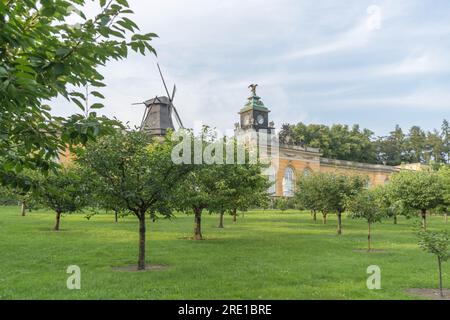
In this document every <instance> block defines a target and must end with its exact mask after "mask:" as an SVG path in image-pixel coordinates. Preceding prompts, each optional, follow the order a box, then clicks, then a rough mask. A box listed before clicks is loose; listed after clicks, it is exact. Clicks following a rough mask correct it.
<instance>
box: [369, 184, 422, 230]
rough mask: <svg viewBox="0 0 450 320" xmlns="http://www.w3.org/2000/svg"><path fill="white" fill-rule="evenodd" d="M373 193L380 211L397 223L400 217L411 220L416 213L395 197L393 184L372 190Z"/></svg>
mask: <svg viewBox="0 0 450 320" xmlns="http://www.w3.org/2000/svg"><path fill="white" fill-rule="evenodd" d="M372 192H373V194H374V197H375V199H374V201H375V202H376V205H377V207H378V209H379V210H380V211H381V212H383V215H384V216H385V217H388V218H394V222H395V223H396V222H397V217H398V216H405V217H406V218H410V217H411V216H413V215H414V211H413V210H411V209H410V208H408V207H407V206H406V205H405V202H404V201H403V200H402V199H397V198H396V197H395V193H394V188H393V185H392V184H391V183H389V184H387V185H385V186H379V187H376V188H374V189H372Z"/></svg>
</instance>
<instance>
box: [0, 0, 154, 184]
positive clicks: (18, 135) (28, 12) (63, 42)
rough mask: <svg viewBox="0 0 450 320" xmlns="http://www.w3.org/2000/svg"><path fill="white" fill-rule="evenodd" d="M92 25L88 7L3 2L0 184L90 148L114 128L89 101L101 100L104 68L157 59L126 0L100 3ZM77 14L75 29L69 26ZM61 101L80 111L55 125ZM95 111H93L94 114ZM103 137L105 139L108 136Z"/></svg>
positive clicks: (62, 0)
mask: <svg viewBox="0 0 450 320" xmlns="http://www.w3.org/2000/svg"><path fill="white" fill-rule="evenodd" d="M97 2H98V3H99V4H100V10H99V13H98V14H97V15H95V16H94V17H92V18H89V17H87V16H86V14H85V13H83V7H84V5H85V4H86V1H85V0H58V1H49V0H14V1H12V0H2V1H0V150H2V155H1V157H0V176H1V178H2V183H16V182H15V180H16V178H17V177H16V176H15V175H14V173H20V172H21V171H22V169H23V168H31V169H39V170H41V171H44V172H46V171H48V170H49V168H55V167H56V166H57V165H56V163H55V161H54V159H56V158H57V157H58V153H59V152H60V151H61V150H64V149H65V148H66V147H67V145H79V144H85V143H86V142H87V141H88V140H92V139H94V138H95V137H97V136H98V135H99V134H101V133H102V132H104V130H106V132H107V131H108V130H107V128H109V127H111V126H117V125H118V123H117V122H116V121H111V120H109V119H107V118H105V117H100V116H97V114H96V112H95V110H96V109H99V108H101V107H102V105H101V104H100V103H98V102H95V103H93V104H91V105H89V103H88V97H87V96H86V94H85V91H86V88H89V89H91V92H90V95H91V96H94V97H96V98H97V99H98V98H102V97H103V96H102V94H101V93H99V92H98V90H99V88H102V87H104V86H105V84H104V83H103V80H104V77H103V75H102V74H101V73H100V72H99V70H100V69H101V68H100V67H102V66H104V65H105V64H106V63H107V62H108V61H110V60H122V59H125V58H126V57H127V55H128V51H129V49H131V50H134V51H136V52H139V53H141V54H145V53H146V52H152V53H154V49H153V48H152V47H151V46H150V41H151V40H152V38H154V37H155V36H156V35H155V34H152V33H149V34H138V33H136V32H137V30H138V28H137V26H136V24H135V23H134V22H133V21H132V20H130V19H129V18H128V17H127V16H128V15H129V14H131V13H132V11H131V10H130V9H129V7H128V3H127V2H126V1H124V0H111V1H108V2H106V1H104V0H100V1H97ZM73 14H76V15H77V16H78V21H77V22H78V23H76V24H70V23H69V22H68V21H70V20H73V19H69V16H73ZM56 97H64V98H66V100H67V101H68V102H69V103H73V105H74V106H77V107H79V108H80V109H81V111H82V113H81V114H75V115H72V116H70V117H68V118H62V117H54V116H53V115H52V114H51V107H50V106H48V105H46V104H45V103H46V101H51V100H52V99H54V98H56ZM91 110H92V111H91ZM106 132H105V133H106Z"/></svg>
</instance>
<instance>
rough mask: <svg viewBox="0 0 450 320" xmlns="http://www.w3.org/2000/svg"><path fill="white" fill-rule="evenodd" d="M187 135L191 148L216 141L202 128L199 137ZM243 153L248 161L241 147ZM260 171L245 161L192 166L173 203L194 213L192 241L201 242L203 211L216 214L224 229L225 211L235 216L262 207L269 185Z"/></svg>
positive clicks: (261, 167)
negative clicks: (258, 206) (254, 207)
mask: <svg viewBox="0 0 450 320" xmlns="http://www.w3.org/2000/svg"><path fill="white" fill-rule="evenodd" d="M187 134H188V137H189V139H190V140H191V141H194V145H195V144H196V143H197V144H198V145H201V146H203V148H205V147H207V146H208V145H211V144H213V143H216V142H217V140H216V137H215V135H214V134H213V133H212V132H211V131H210V130H209V129H208V128H204V130H203V132H202V134H201V135H199V136H197V137H194V136H193V134H192V133H187ZM228 140H229V141H228V142H229V143H232V144H233V145H234V146H233V148H232V150H234V152H235V153H236V151H237V149H236V147H237V144H236V141H235V140H234V139H228ZM227 150H230V149H228V148H227ZM244 151H245V155H246V157H245V159H249V158H248V150H247V149H246V148H244ZM235 156H236V154H235ZM234 159H237V157H235V158H234ZM263 168H264V166H263V165H262V164H260V163H256V164H250V163H248V161H246V162H245V163H242V164H238V163H233V164H231V163H230V164H207V163H203V162H202V163H201V164H197V165H195V168H194V170H193V171H192V172H191V173H190V174H189V175H188V177H187V178H186V180H185V181H184V182H183V183H181V184H180V186H179V188H177V197H176V200H175V201H174V202H175V203H176V204H177V208H178V209H180V210H182V211H184V212H186V213H190V212H192V211H193V212H194V217H195V227H194V239H195V240H203V235H202V226H201V221H202V213H203V211H204V210H208V211H209V212H210V213H213V212H215V213H218V214H219V228H223V216H224V214H225V212H231V213H232V214H233V215H234V217H235V215H236V213H237V212H236V211H237V210H246V209H248V208H249V207H250V206H257V205H261V204H263V203H264V202H265V201H267V198H268V194H267V190H268V188H269V187H270V184H269V182H268V179H267V178H266V177H264V176H262V174H261V173H262V169H263Z"/></svg>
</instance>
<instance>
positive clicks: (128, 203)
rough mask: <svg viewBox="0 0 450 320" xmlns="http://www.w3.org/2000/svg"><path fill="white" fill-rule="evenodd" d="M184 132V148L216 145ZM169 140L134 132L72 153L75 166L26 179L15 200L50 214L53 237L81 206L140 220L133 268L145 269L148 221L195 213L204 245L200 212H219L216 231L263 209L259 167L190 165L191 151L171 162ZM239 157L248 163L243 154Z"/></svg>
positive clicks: (265, 187)
mask: <svg viewBox="0 0 450 320" xmlns="http://www.w3.org/2000/svg"><path fill="white" fill-rule="evenodd" d="M186 134H187V135H188V136H189V137H190V138H191V143H192V148H190V149H188V150H194V148H193V146H194V145H196V144H197V145H198V143H200V145H202V146H203V147H205V148H204V149H205V150H206V147H207V145H210V143H213V142H214V139H215V138H214V135H213V134H212V133H211V131H210V130H209V129H207V128H205V129H204V131H203V132H202V134H201V135H200V136H194V135H193V134H192V133H189V132H187V133H186ZM171 137H172V136H171V134H168V135H167V136H166V137H165V138H164V139H157V138H151V137H150V136H148V135H147V134H145V133H141V132H137V131H116V132H115V133H113V134H111V135H108V136H105V137H103V138H100V139H98V141H96V142H91V143H88V144H87V146H86V147H83V148H79V149H78V150H75V153H76V160H75V162H74V163H72V164H70V165H69V166H64V167H62V168H60V169H59V170H56V171H54V172H51V173H49V174H48V175H39V174H35V173H34V174H33V175H30V173H29V172H27V173H25V175H26V176H27V177H29V176H33V177H34V179H33V181H32V183H31V184H30V187H29V188H27V189H25V190H24V189H20V188H16V189H15V190H16V191H15V194H16V195H19V194H20V195H21V197H22V198H21V199H22V201H23V203H25V197H27V199H28V198H29V199H33V202H37V203H38V204H39V205H41V206H42V207H46V208H50V209H51V210H53V211H54V212H55V214H56V218H55V220H56V222H55V227H54V230H56V231H57V230H59V229H60V221H61V216H62V215H64V214H69V213H73V212H77V211H81V210H83V209H84V208H87V209H89V212H96V211H98V209H106V210H112V211H114V212H115V217H116V221H117V216H118V214H119V213H120V214H122V215H126V214H130V215H133V216H135V217H136V218H137V219H138V221H139V260H138V269H139V270H143V269H145V241H146V219H147V217H149V218H150V219H152V220H156V219H157V218H158V217H164V218H170V217H171V216H172V215H173V212H175V211H182V212H186V213H192V212H193V213H194V217H195V226H194V237H193V238H194V239H195V240H203V235H202V227H201V220H202V213H203V212H204V211H207V212H209V213H218V214H219V217H220V219H219V228H223V227H224V223H223V217H224V214H225V213H231V214H232V215H233V217H234V218H233V219H234V220H236V217H237V212H238V211H245V210H247V209H248V208H249V207H253V206H265V205H266V204H267V203H268V194H267V190H268V188H269V187H270V185H271V183H270V182H269V180H268V179H267V178H266V177H265V176H263V175H262V170H263V169H264V168H265V165H263V164H261V163H256V164H250V163H249V161H245V163H243V164H221V165H220V164H219V165H208V164H202V163H200V164H193V163H194V154H193V153H192V154H189V155H187V158H188V159H191V160H192V161H191V162H189V163H183V164H177V163H176V162H174V161H173V159H172V157H173V150H175V148H174V147H175V146H176V145H177V144H178V141H176V140H175V139H172V138H171ZM205 137H206V139H205ZM228 143H229V144H233V146H232V150H233V152H235V154H234V155H235V156H237V154H236V153H237V145H236V142H235V140H234V139H228ZM227 150H230V148H228V149H227ZM188 152H191V151H188ZM213 152H214V151H213ZM215 152H217V150H216V151H215ZM245 155H246V159H248V158H249V153H248V151H246V154H245ZM213 156H214V154H213ZM185 157H186V155H185ZM18 190H20V191H18ZM28 201H29V200H27V202H26V203H28ZM91 214H92V213H90V215H91Z"/></svg>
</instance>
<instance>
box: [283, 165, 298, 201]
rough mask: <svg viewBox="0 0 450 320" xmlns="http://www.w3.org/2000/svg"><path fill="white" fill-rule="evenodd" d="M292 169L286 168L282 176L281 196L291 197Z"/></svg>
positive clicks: (292, 188)
mask: <svg viewBox="0 0 450 320" xmlns="http://www.w3.org/2000/svg"><path fill="white" fill-rule="evenodd" d="M294 178H295V177H294V169H292V168H291V167H287V168H286V170H284V176H283V196H285V197H293V196H294V191H295V179H294Z"/></svg>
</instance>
